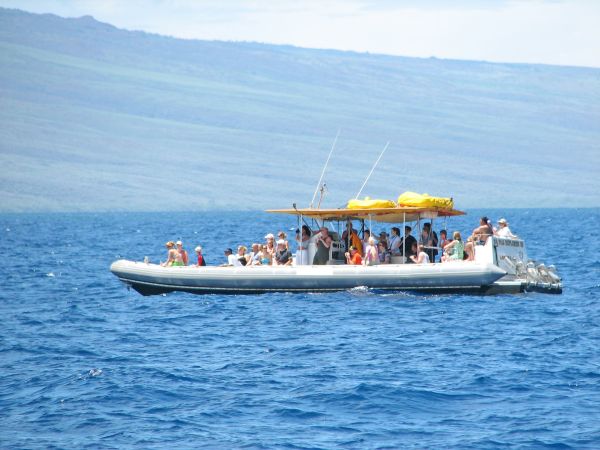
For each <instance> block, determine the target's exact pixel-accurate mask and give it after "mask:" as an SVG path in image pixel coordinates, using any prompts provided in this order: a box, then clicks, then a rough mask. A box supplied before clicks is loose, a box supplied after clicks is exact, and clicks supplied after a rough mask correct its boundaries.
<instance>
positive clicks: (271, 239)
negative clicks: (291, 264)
mask: <svg viewBox="0 0 600 450" xmlns="http://www.w3.org/2000/svg"><path fill="white" fill-rule="evenodd" d="M265 239H266V240H267V252H268V253H269V259H270V260H271V261H273V256H275V236H273V233H269V234H267V235H266V236H265Z"/></svg>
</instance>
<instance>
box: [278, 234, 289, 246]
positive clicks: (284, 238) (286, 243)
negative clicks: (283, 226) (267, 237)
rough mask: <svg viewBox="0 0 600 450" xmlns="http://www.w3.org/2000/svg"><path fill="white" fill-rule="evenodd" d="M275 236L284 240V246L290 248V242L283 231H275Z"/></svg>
mask: <svg viewBox="0 0 600 450" xmlns="http://www.w3.org/2000/svg"><path fill="white" fill-rule="evenodd" d="M277 237H278V238H279V239H282V240H284V241H285V248H287V249H288V250H289V249H290V243H289V242H288V240H287V235H286V234H285V233H284V232H283V231H280V232H279V233H277Z"/></svg>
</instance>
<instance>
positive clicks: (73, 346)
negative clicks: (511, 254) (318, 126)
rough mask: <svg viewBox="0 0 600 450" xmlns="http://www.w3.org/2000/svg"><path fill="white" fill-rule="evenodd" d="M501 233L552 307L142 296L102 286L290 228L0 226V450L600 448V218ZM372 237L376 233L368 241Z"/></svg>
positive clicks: (204, 219) (203, 218)
mask: <svg viewBox="0 0 600 450" xmlns="http://www.w3.org/2000/svg"><path fill="white" fill-rule="evenodd" d="M482 213H488V215H489V216H490V217H491V218H492V219H494V221H495V220H497V219H499V218H500V217H501V216H502V217H506V219H507V220H508V221H509V222H510V227H511V229H512V231H513V232H515V233H517V234H518V235H520V236H521V237H523V238H524V239H525V242H526V244H527V250H528V253H529V256H530V257H531V258H535V259H538V260H539V261H543V262H545V263H546V264H554V265H556V267H557V269H558V272H559V274H560V275H561V276H562V277H563V282H564V292H563V294H562V295H547V294H539V293H527V294H521V295H497V296H487V297H482V296H469V295H457V294H454V295H424V294H413V293H407V292H393V293H386V294H381V293H377V292H371V291H369V290H364V289H354V290H350V291H345V292H338V293H325V294H285V293H284V294H281V293H278V294H265V295H245V296H219V295H203V296H196V295H192V294H185V293H171V294H167V295H162V296H153V297H143V296H141V295H139V294H137V293H136V292H135V291H133V290H128V289H127V288H126V286H125V285H123V284H122V283H121V282H119V281H118V280H117V279H116V278H115V277H114V276H113V275H112V274H111V273H110V272H109V266H110V263H111V262H112V261H114V260H116V259H119V258H128V259H136V260H142V259H143V258H144V257H146V256H147V257H148V258H149V259H150V260H151V261H154V262H157V261H159V260H160V259H164V256H165V250H164V243H165V242H166V241H167V240H177V239H181V240H183V241H184V244H185V246H186V248H187V249H188V251H189V252H190V254H191V255H193V248H194V247H195V246H196V245H198V244H200V245H202V246H203V247H204V253H205V256H206V259H207V261H208V263H209V264H221V263H223V262H224V257H223V249H224V248H226V247H232V248H235V247H237V245H239V244H245V245H248V244H251V243H252V242H258V241H261V240H262V239H263V236H264V235H265V234H266V233H268V232H272V233H275V232H277V231H278V230H285V231H287V232H288V233H289V234H291V235H293V230H294V229H295V228H296V227H297V223H296V222H295V219H294V218H292V217H285V216H271V215H268V214H266V213H262V212H227V213H220V212H197V213H191V212H190V213H186V212H181V213H98V214H92V213H89V214H88V213H77V214H75V213H74V214H1V215H0V243H1V245H2V248H3V254H4V263H3V264H2V265H1V267H0V277H1V278H0V279H1V280H2V289H1V290H0V309H1V312H0V314H1V318H2V319H1V327H0V447H1V448H11V449H12V448H76V449H80V448H119V449H122V448H150V449H154V448H156V449H164V448H217V449H226V448H247V449H261V448H289V449H318V448H323V449H331V448H351V449H352V448H356V449H379V448H402V449H404V448H409V449H410V448H417V449H423V448H443V449H447V448H453V449H480V448H485V449H489V448H552V449H568V448H573V449H580V448H589V449H598V448H600V350H599V349H600V328H599V324H600V256H599V255H600V245H599V242H600V239H598V236H597V231H596V229H595V228H596V226H597V224H598V222H599V219H600V210H599V209H511V210H493V211H469V215H467V216H464V217H459V218H456V219H452V220H450V221H449V222H448V224H445V223H444V222H442V221H439V222H434V229H435V230H437V231H439V229H440V228H442V227H444V226H446V227H447V228H448V230H449V231H453V230H455V229H457V230H460V231H462V232H463V233H465V234H466V233H467V232H468V231H469V230H471V229H472V228H474V227H475V226H476V225H477V220H478V216H479V215H480V214H482ZM373 225H374V226H373V229H374V230H375V231H376V232H378V231H381V230H383V229H386V230H387V231H389V226H386V227H383V226H377V225H375V224H373Z"/></svg>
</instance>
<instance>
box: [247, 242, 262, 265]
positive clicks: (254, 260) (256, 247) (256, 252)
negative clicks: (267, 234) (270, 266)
mask: <svg viewBox="0 0 600 450" xmlns="http://www.w3.org/2000/svg"><path fill="white" fill-rule="evenodd" d="M261 257H262V254H261V252H260V244H257V243H254V244H252V251H251V252H250V253H249V254H248V264H247V265H248V266H258V265H260V259H261Z"/></svg>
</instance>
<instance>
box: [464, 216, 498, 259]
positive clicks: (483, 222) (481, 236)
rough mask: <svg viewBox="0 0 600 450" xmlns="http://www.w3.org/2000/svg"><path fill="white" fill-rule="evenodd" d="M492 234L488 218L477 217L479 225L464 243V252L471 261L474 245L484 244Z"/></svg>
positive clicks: (473, 256)
mask: <svg viewBox="0 0 600 450" xmlns="http://www.w3.org/2000/svg"><path fill="white" fill-rule="evenodd" d="M493 234H494V229H493V228H492V225H491V224H490V221H489V219H488V218H487V217H486V216H483V217H482V218H481V219H479V226H478V227H477V228H475V229H474V230H473V234H472V235H471V236H470V239H468V240H467V241H468V242H467V245H465V253H466V254H467V259H468V260H469V261H473V260H474V259H475V245H484V244H485V242H486V241H487V239H488V238H489V237H490V236H492V235H493Z"/></svg>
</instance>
